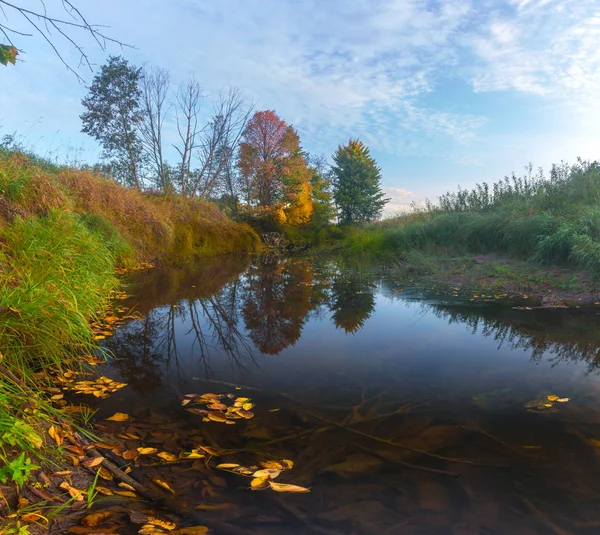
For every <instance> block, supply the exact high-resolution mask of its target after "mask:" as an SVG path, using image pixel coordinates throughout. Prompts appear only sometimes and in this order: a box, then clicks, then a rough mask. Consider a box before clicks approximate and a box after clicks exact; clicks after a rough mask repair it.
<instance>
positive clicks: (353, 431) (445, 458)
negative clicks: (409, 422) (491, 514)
mask: <svg viewBox="0 0 600 535" xmlns="http://www.w3.org/2000/svg"><path fill="white" fill-rule="evenodd" d="M308 415H309V416H312V417H313V418H317V419H319V420H323V421H324V422H327V423H328V424H330V425H334V426H335V427H339V428H340V429H345V430H346V431H349V432H350V433H355V434H357V435H360V436H362V437H365V438H370V439H371V440H375V441H376V442H381V443H382V444H387V445H388V446H394V447H396V448H402V449H404V450H407V451H412V452H413V453H418V454H420V455H425V456H427V457H432V458H433V459H441V460H443V461H448V462H451V463H464V464H473V465H476V464H477V463H475V462H473V461H470V460H468V459H457V458H453V457H445V456H443V455H438V454H437V453H430V452H428V451H424V450H419V449H416V448H411V447H410V446H407V445H406V444H402V443H400V442H394V441H393V440H387V439H385V438H381V437H376V436H374V435H369V434H368V433H363V432H362V431H359V430H358V429H352V428H351V427H348V426H346V425H342V424H339V423H337V422H333V421H331V420H328V419H327V418H324V417H323V416H319V415H318V414H313V413H308ZM494 466H500V465H494Z"/></svg>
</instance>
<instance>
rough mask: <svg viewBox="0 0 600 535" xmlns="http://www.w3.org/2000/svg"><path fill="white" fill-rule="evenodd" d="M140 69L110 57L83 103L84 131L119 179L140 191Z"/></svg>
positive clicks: (141, 115)
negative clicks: (101, 150)
mask: <svg viewBox="0 0 600 535" xmlns="http://www.w3.org/2000/svg"><path fill="white" fill-rule="evenodd" d="M140 76H141V69H137V68H135V67H133V66H131V65H130V64H129V62H128V61H127V60H126V59H124V58H123V57H121V56H110V57H109V59H108V63H107V64H106V65H103V66H102V67H101V69H100V72H99V73H98V74H96V76H95V77H94V80H93V82H92V85H91V87H90V90H89V93H88V95H87V96H86V97H85V98H84V99H83V100H82V101H81V103H82V104H83V106H84V107H85V108H86V110H87V111H85V112H84V113H83V114H82V115H81V120H82V121H83V127H82V129H81V131H82V132H85V133H86V134H89V135H90V136H92V137H94V139H96V140H97V141H99V142H100V144H101V145H102V148H103V149H104V154H103V157H104V158H105V159H107V160H109V162H110V165H111V167H112V169H113V172H114V176H115V178H116V179H117V180H119V181H121V182H123V183H125V184H127V185H129V186H134V187H136V188H137V189H141V187H142V182H141V172H140V171H141V164H142V152H143V145H142V142H141V139H140V137H139V136H138V132H137V128H138V127H139V125H140V123H141V121H142V119H143V112H142V110H141V108H140V99H141V90H140V87H139V82H140Z"/></svg>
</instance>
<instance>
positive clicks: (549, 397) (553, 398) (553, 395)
mask: <svg viewBox="0 0 600 535" xmlns="http://www.w3.org/2000/svg"><path fill="white" fill-rule="evenodd" d="M547 399H548V401H556V400H557V399H558V396H557V395H555V394H552V395H551V396H548V397H547Z"/></svg>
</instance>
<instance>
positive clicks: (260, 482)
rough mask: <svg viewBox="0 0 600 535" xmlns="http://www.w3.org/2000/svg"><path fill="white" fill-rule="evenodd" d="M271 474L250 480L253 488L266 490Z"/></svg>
mask: <svg viewBox="0 0 600 535" xmlns="http://www.w3.org/2000/svg"><path fill="white" fill-rule="evenodd" d="M269 481H270V478H269V476H263V477H255V478H254V479H253V480H252V481H250V488H251V489H252V490H265V489H268V488H269Z"/></svg>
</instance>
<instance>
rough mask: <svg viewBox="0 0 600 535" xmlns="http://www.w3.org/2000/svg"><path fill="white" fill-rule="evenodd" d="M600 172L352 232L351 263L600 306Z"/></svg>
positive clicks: (493, 192)
mask: <svg viewBox="0 0 600 535" xmlns="http://www.w3.org/2000/svg"><path fill="white" fill-rule="evenodd" d="M599 200H600V165H599V164H598V163H597V162H583V161H578V162H577V164H575V165H573V166H568V165H566V164H560V165H555V166H553V167H552V169H551V172H550V176H549V177H544V176H543V175H541V173H540V174H538V175H532V172H531V169H529V172H528V174H526V175H525V176H522V177H517V176H515V175H513V176H512V177H506V178H504V179H503V180H500V181H498V182H496V183H494V184H487V183H483V184H478V185H477V186H476V187H475V188H474V189H472V190H470V191H469V190H461V189H459V190H458V191H456V192H449V193H446V194H445V195H442V196H441V197H440V198H439V202H438V204H436V205H435V206H434V205H431V204H429V205H427V206H426V207H425V208H423V209H415V210H414V211H413V212H412V213H409V214H405V215H401V216H398V217H395V218H391V219H387V220H384V221H381V222H378V223H374V224H371V225H369V226H367V227H364V228H362V229H354V230H352V229H351V230H350V231H349V232H348V234H347V237H346V239H345V240H344V242H343V246H344V252H345V254H347V255H349V256H354V257H362V256H368V257H370V258H372V259H376V260H378V261H380V262H383V263H388V264H389V265H393V266H394V267H395V269H397V270H398V272H399V273H400V274H406V275H409V276H410V277H415V276H417V275H419V276H427V277H433V278H434V279H439V280H445V281H447V282H450V283H454V284H461V285H466V286H468V287H472V288H478V287H484V288H487V289H492V288H494V289H497V290H501V291H507V292H521V293H522V292H525V291H526V292H530V293H535V294H536V295H539V296H540V297H542V296H544V295H545V294H547V293H556V294H560V297H561V298H564V299H569V300H572V301H573V300H574V301H579V300H581V301H583V302H594V301H596V300H597V298H596V297H597V296H596V290H595V288H596V284H597V282H598V278H599V277H600V210H599V209H598V202H599Z"/></svg>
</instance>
